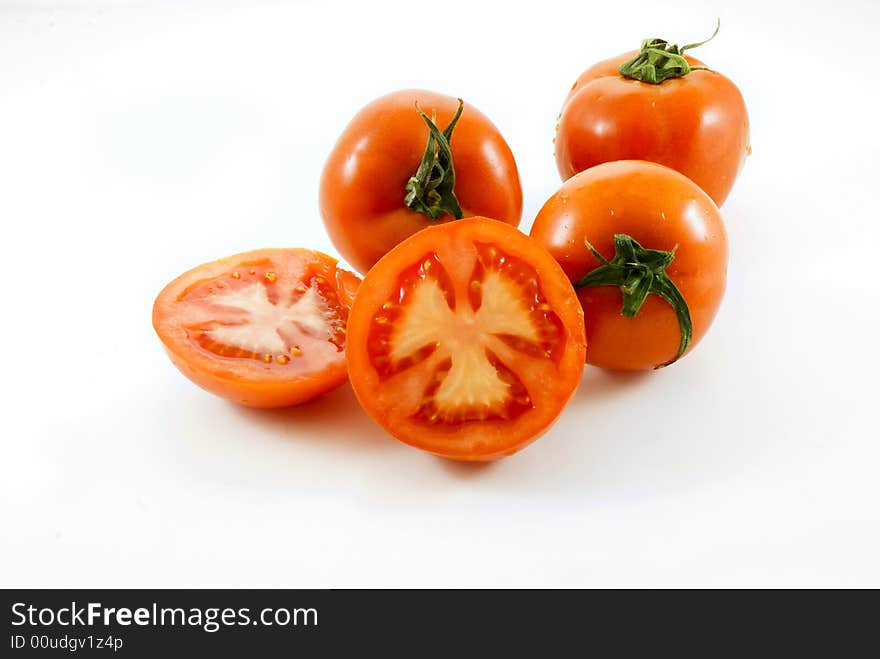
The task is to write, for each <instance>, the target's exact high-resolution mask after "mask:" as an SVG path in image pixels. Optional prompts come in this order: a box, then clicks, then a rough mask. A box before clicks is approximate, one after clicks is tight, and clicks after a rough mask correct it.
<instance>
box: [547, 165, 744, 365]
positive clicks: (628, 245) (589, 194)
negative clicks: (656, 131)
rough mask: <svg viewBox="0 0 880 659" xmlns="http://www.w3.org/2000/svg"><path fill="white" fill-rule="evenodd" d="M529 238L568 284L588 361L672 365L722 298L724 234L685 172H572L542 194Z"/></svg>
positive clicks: (600, 168) (649, 168)
mask: <svg viewBox="0 0 880 659" xmlns="http://www.w3.org/2000/svg"><path fill="white" fill-rule="evenodd" d="M531 236H532V238H533V239H535V240H536V241H537V242H538V243H540V244H541V245H543V246H544V247H546V248H547V249H548V250H549V251H550V253H551V254H552V255H553V257H554V258H555V259H556V260H557V261H558V262H559V264H560V265H561V266H562V269H563V270H564V271H565V273H566V274H567V275H568V277H569V279H570V280H571V281H572V282H573V284H574V288H575V290H576V291H577V294H578V298H579V299H580V301H581V305H583V308H584V322H585V324H586V330H587V346H588V348H587V363H588V364H594V365H596V366H601V367H603V368H609V369H615V370H625V371H633V370H643V369H651V368H657V367H659V366H665V365H668V364H670V363H672V362H674V361H675V360H677V359H678V358H679V357H681V356H682V355H683V354H685V353H686V352H687V351H689V350H690V349H692V348H693V347H694V346H695V345H696V344H697V342H698V341H699V340H700V339H701V338H702V337H703V336H704V335H705V333H706V331H707V330H708V329H709V326H710V325H711V324H712V319H713V318H714V317H715V312H716V311H717V310H718V307H719V305H720V304H721V298H722V297H723V296H724V288H725V284H726V281H727V234H726V232H725V230H724V223H723V222H722V220H721V214H720V213H719V212H718V208H717V206H715V203H714V202H713V201H712V200H711V199H710V198H709V196H708V195H707V194H706V193H705V192H704V191H703V190H701V189H700V188H699V187H698V186H697V185H696V184H695V183H694V182H693V181H691V180H690V179H688V178H687V177H686V176H684V175H682V174H680V173H678V172H676V171H675V170H672V169H669V168H668V167H664V166H662V165H658V164H656V163H651V162H645V161H633V160H621V161H616V162H609V163H603V164H601V165H597V166H596V167H592V168H591V169H588V170H587V171H585V172H581V173H580V174H576V175H575V176H573V177H572V178H570V179H568V180H567V181H566V182H565V183H563V185H562V187H561V188H560V189H559V191H558V192H557V193H556V194H554V195H553V196H552V197H550V199H549V200H547V203H545V204H544V206H543V208H541V210H540V212H539V213H538V216H537V217H536V218H535V223H534V226H533V227H532V232H531Z"/></svg>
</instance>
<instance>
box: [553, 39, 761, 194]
mask: <svg viewBox="0 0 880 659" xmlns="http://www.w3.org/2000/svg"><path fill="white" fill-rule="evenodd" d="M715 32H716V33H717V32H718V30H717V29H716V30H715ZM714 36H715V35H714V34H713V35H712V37H714ZM710 39H711V37H710ZM702 43H705V42H702ZM699 45H702V44H690V45H687V46H683V47H681V48H679V47H678V46H675V45H670V44H669V43H667V42H666V41H664V40H663V39H646V40H645V41H644V42H642V47H641V50H638V51H633V52H629V53H625V54H623V55H618V56H617V57H613V58H611V59H609V60H605V61H604V62H599V63H598V64H596V65H594V66H592V67H590V68H589V69H587V70H586V71H585V72H584V73H582V74H581V76H580V77H579V78H578V79H577V82H575V83H574V86H573V87H572V88H571V91H570V92H569V93H568V97H567V98H566V100H565V104H564V105H563V107H562V112H561V113H560V115H559V121H558V123H557V126H556V165H557V167H558V169H559V174H560V176H561V177H562V180H563V181H565V180H566V179H568V178H570V177H571V176H574V175H575V174H577V173H578V172H581V171H583V170H585V169H588V168H590V167H593V166H594V165H598V164H599V163H602V162H608V161H611V160H627V159H634V160H650V161H652V162H657V163H660V164H662V165H666V166H667V167H672V168H673V169H676V170H678V171H679V172H681V173H682V174H684V175H686V176H687V177H688V178H690V179H691V180H693V181H695V182H696V183H697V185H699V186H700V187H701V188H703V190H705V191H706V192H707V193H708V194H709V196H710V197H712V199H713V200H714V201H715V203H716V204H717V205H718V206H720V205H721V204H723V203H724V200H725V199H727V195H728V194H729V193H730V189H731V188H732V187H733V184H734V181H736V177H737V175H738V174H739V172H740V170H741V169H742V167H743V164H744V163H745V159H746V156H747V155H748V154H749V153H750V151H751V147H750V145H749V116H748V113H747V112H746V106H745V103H744V101H743V97H742V94H740V91H739V89H737V87H736V85H734V84H733V83H732V82H731V81H730V80H729V79H727V78H725V77H724V76H723V75H721V74H720V73H718V72H717V71H712V70H710V69H708V68H706V66H705V65H704V64H703V63H702V62H700V61H699V60H697V59H694V58H693V57H690V56H687V55H684V54H683V53H684V51H686V50H689V49H691V48H694V47H696V46H699Z"/></svg>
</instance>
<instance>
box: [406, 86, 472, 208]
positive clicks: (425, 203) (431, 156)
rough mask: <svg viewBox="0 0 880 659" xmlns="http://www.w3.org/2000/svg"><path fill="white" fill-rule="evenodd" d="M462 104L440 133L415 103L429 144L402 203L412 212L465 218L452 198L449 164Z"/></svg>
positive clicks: (462, 107)
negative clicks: (426, 129)
mask: <svg viewBox="0 0 880 659" xmlns="http://www.w3.org/2000/svg"><path fill="white" fill-rule="evenodd" d="M463 109H464V102H463V101H462V100H461V99H458V110H457V111H456V113H455V116H454V117H452V121H450V122H449V125H448V126H446V129H445V130H444V131H443V132H440V129H439V128H438V127H437V124H436V123H435V119H436V117H435V118H434V119H431V118H429V117H428V115H426V114H425V113H424V112H422V109H421V108H420V107H419V104H418V103H416V110H418V112H419V114H420V115H421V116H422V121H424V122H425V124H426V125H427V126H428V144H427V145H426V146H425V154H424V155H423V156H422V162H421V163H420V164H419V168H418V169H417V170H416V173H415V174H413V175H412V176H411V177H410V179H409V181H407V184H406V196H405V197H404V198H403V202H404V203H405V204H406V205H407V206H408V207H409V208H411V209H413V210H414V211H417V212H419V213H422V214H423V215H426V216H427V217H428V218H429V219H432V220H436V219H437V218H438V217H440V216H441V215H443V214H444V213H449V214H450V215H452V216H453V217H454V218H455V219H457V220H460V219H461V218H462V217H464V212H463V211H462V210H461V206H459V204H458V198H457V197H456V196H455V167H454V165H453V164H452V148H451V147H450V146H449V143H450V142H451V141H452V131H453V130H455V124H457V123H458V119H459V117H461V112H462V110H463Z"/></svg>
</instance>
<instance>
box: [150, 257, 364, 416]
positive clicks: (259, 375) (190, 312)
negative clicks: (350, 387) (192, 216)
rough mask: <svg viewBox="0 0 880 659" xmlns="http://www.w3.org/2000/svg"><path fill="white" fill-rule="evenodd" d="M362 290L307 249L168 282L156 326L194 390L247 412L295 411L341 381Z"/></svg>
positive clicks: (332, 262) (238, 261) (224, 263)
mask: <svg viewBox="0 0 880 659" xmlns="http://www.w3.org/2000/svg"><path fill="white" fill-rule="evenodd" d="M359 284H360V278H359V277H357V275H354V274H352V273H350V272H347V271H345V270H342V269H341V268H337V267H336V259H334V258H332V257H330V256H327V255H326V254H322V253H320V252H315V251H312V250H307V249H262V250H256V251H252V252H246V253H243V254H236V255H235V256H230V257H228V258H225V259H220V260H219V261H214V262H213V263H206V264H205V265H200V266H199V267H197V268H194V269H192V270H190V271H189V272H186V273H184V274H182V275H181V276H180V277H178V278H177V279H175V280H174V281H172V282H171V283H170V284H168V285H167V286H166V287H165V288H164V289H163V290H162V292H161V293H159V296H158V297H157V298H156V302H155V304H154V305H153V327H154V328H155V330H156V333H157V334H158V335H159V338H160V339H161V340H162V344H163V345H164V346H165V349H166V351H167V352H168V355H169V357H171V361H172V362H174V365H175V366H177V368H178V369H180V372H181V373H183V374H184V375H185V376H186V377H188V378H189V379H190V380H192V381H193V382H195V383H196V384H197V385H199V386H200V387H202V388H204V389H206V390H208V391H210V392H211V393H214V394H217V395H218V396H222V397H223V398H228V399H229V400H232V401H235V402H236V403H241V404H242V405H247V406H249V407H285V406H288V405H296V404H298V403H302V402H305V401H307V400H310V399H312V398H315V397H316V396H319V395H321V394H323V393H325V392H327V391H329V390H331V389H334V388H335V387H337V386H339V385H340V384H342V383H343V382H345V379H346V366H345V328H346V322H347V320H348V312H349V309H350V308H351V305H352V302H353V301H354V295H355V292H356V290H357V287H358V285H359Z"/></svg>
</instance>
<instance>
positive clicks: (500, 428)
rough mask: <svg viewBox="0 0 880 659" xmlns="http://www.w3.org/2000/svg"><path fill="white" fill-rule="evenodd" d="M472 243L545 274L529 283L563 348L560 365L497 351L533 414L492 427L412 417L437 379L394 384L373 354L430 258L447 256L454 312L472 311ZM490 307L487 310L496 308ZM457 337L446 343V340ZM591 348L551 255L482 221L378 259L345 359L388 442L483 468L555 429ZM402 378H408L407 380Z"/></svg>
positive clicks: (425, 237) (419, 237) (445, 229)
mask: <svg viewBox="0 0 880 659" xmlns="http://www.w3.org/2000/svg"><path fill="white" fill-rule="evenodd" d="M474 245H482V249H485V250H493V249H496V248H497V249H498V250H499V253H502V254H503V255H505V257H506V258H507V259H508V260H517V261H520V262H522V263H525V264H527V266H528V268H527V269H525V270H524V272H531V273H537V276H536V277H534V275H533V274H532V275H526V278H531V277H534V279H535V280H536V282H537V286H538V287H539V290H540V291H541V293H540V295H541V296H542V297H541V299H542V300H545V302H544V304H545V305H546V308H548V309H551V310H552V311H550V312H549V313H551V314H552V315H553V318H554V321H553V322H554V323H556V324H557V325H558V327H557V330H558V334H556V336H557V337H558V343H557V344H556V348H554V349H553V351H552V352H553V357H552V358H546V357H543V355H541V354H538V355H535V354H529V355H526V354H524V353H516V352H515V351H510V350H506V351H504V352H500V353H499V354H500V355H503V359H502V361H503V362H504V365H505V366H509V367H510V368H511V369H512V371H513V373H515V374H516V376H518V377H519V378H520V379H521V380H522V381H523V382H524V383H525V386H526V388H527V389H528V393H529V394H530V395H531V397H532V400H533V403H534V407H533V408H531V409H528V410H527V411H525V412H521V413H519V414H514V415H512V416H511V417H506V416H505V417H504V418H501V417H494V418H489V419H487V420H484V421H460V422H455V423H436V424H435V423H431V422H426V421H425V419H424V418H417V417H416V416H415V415H413V414H412V413H411V411H412V406H413V405H415V404H416V403H415V402H414V401H416V402H417V401H418V399H419V398H420V397H422V396H423V395H426V394H425V393H424V392H425V391H426V390H425V386H424V383H425V382H427V383H430V382H431V381H432V371H431V370H430V369H428V370H426V371H425V373H424V375H420V376H418V377H417V378H416V380H418V379H419V378H421V382H420V383H419V384H414V383H413V382H412V381H400V382H396V381H395V377H400V376H399V375H397V376H393V377H389V378H385V377H383V375H382V374H381V373H380V372H379V370H378V369H377V367H376V362H375V361H374V360H373V359H372V358H371V352H374V351H375V349H376V346H375V344H374V343H371V342H374V341H375V339H376V335H375V333H374V332H373V329H374V328H375V326H376V322H377V317H379V316H381V315H382V314H384V313H389V312H386V311H385V309H386V308H387V307H388V306H389V302H388V300H395V299H398V296H399V295H401V294H402V288H403V287H402V286H401V273H404V272H407V271H410V272H411V271H412V268H413V264H415V265H416V266H417V265H418V264H419V262H420V260H422V259H424V258H425V256H426V255H428V254H432V253H436V254H439V255H440V258H439V260H438V261H437V263H439V264H440V265H441V266H442V267H443V268H445V273H446V274H447V275H448V278H449V281H450V282H451V283H450V289H449V290H453V291H454V297H455V299H454V302H452V307H453V309H454V310H456V311H461V310H462V308H463V307H465V306H467V305H468V295H469V290H472V289H469V284H468V281H469V277H470V275H471V273H472V272H473V268H474V258H473V255H472V250H473V249H474ZM477 267H480V266H477ZM404 286H405V285H404ZM484 304H485V305H486V306H489V305H488V302H484ZM481 308H482V307H481ZM404 313H405V309H404ZM464 313H465V314H468V313H469V312H467V311H466V312H464ZM393 322H394V323H395V324H396V323H397V322H398V321H397V320H395V321H393ZM445 331H446V330H445V329H444V330H443V332H445ZM454 331H455V330H453V331H451V332H449V333H447V334H445V335H443V337H444V339H445V338H446V337H447V336H448V335H449V334H451V333H454ZM463 331H467V330H463ZM405 338H406V337H405ZM380 340H381V339H380ZM442 340H443V339H441V341H442ZM465 340H466V341H471V340H479V339H478V338H476V339H471V338H467V339H465ZM585 350H586V340H585V336H584V325H583V311H582V309H581V306H580V303H579V302H578V299H577V296H576V295H575V293H574V290H573V289H572V287H571V284H570V282H569V281H568V278H567V277H566V276H565V273H564V272H563V271H562V269H561V268H560V267H559V265H558V264H557V263H556V262H555V261H554V260H553V258H552V257H551V256H550V254H548V253H547V251H546V250H544V249H543V248H542V247H541V246H540V245H538V244H537V243H535V242H534V241H532V240H530V239H529V238H528V237H527V236H525V235H524V234H522V233H521V232H520V231H518V230H517V229H515V228H513V227H511V226H509V225H507V224H505V223H502V222H498V221H495V220H490V219H487V218H482V217H475V218H468V219H463V220H460V221H458V222H453V223H448V224H443V225H438V226H437V227H432V228H428V229H426V230H424V231H421V232H419V233H417V234H416V235H414V236H412V237H411V238H409V239H408V240H406V241H404V242H402V243H401V244H399V245H397V246H396V247H395V248H394V249H392V250H391V251H390V252H388V254H386V255H385V256H384V257H382V259H380V261H379V262H378V263H377V264H376V265H375V266H374V267H373V269H372V270H370V272H369V273H368V274H367V275H366V277H365V279H364V283H363V285H362V286H361V288H360V290H359V292H358V295H357V297H356V299H355V303H354V306H353V307H352V311H351V315H350V317H349V325H348V342H347V345H346V356H347V359H348V366H349V377H350V380H351V383H352V387H353V389H354V392H355V395H356V396H357V398H358V400H359V401H360V403H361V405H362V406H363V408H364V409H365V410H366V411H367V413H368V414H369V415H370V416H371V417H372V418H373V419H374V420H375V421H376V422H377V423H379V425H381V426H382V427H383V428H384V429H385V430H386V431H387V432H388V433H389V434H391V435H393V436H394V437H396V438H397V439H399V440H400V441H402V442H404V443H406V444H409V445H411V446H415V447H416V448H420V449H422V450H425V451H428V452H431V453H434V454H435V455H439V456H441V457H445V458H450V459H454V460H462V461H485V460H494V459H497V458H501V457H504V456H509V455H512V454H513V453H515V452H517V451H519V450H520V449H521V448H523V447H524V446H526V445H527V444H529V443H530V442H532V441H534V440H535V439H537V438H538V437H539V436H540V435H541V434H543V433H544V431H545V430H547V428H548V427H549V426H550V425H552V423H553V422H554V421H555V420H556V419H557V417H558V416H559V414H560V413H561V412H562V409H563V408H564V407H565V405H566V404H567V403H568V401H569V399H570V398H571V396H572V395H573V393H574V391H575V390H576V388H577V386H578V384H579V382H580V379H581V374H582V372H583V366H584V356H585ZM454 359H455V357H453V360H454ZM425 361H426V362H428V361H429V360H425ZM415 368H419V366H418V365H417V366H416V367H415ZM403 375H404V377H406V373H405V372H404V374H403ZM428 386H430V385H428Z"/></svg>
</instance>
